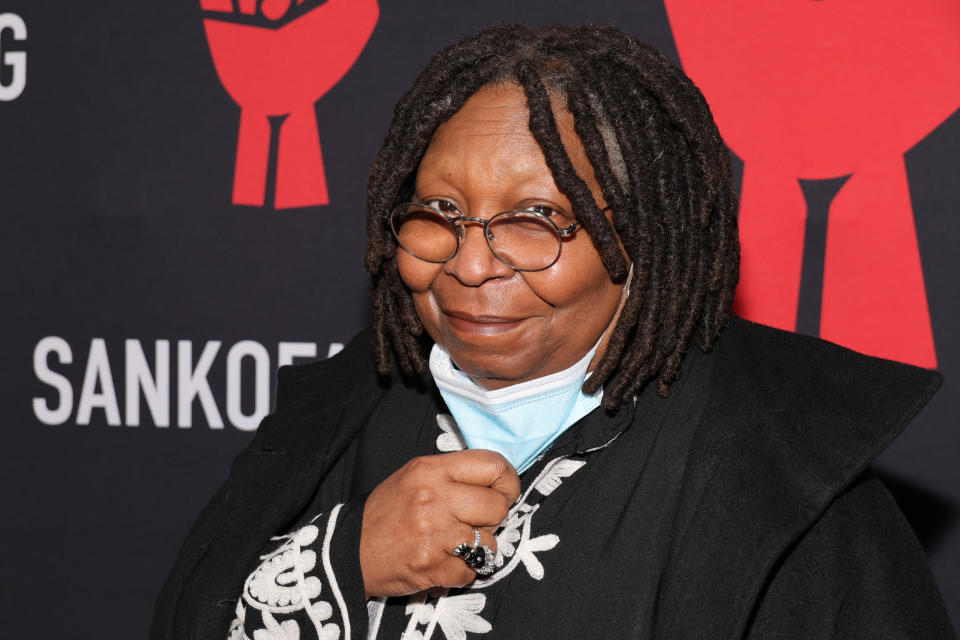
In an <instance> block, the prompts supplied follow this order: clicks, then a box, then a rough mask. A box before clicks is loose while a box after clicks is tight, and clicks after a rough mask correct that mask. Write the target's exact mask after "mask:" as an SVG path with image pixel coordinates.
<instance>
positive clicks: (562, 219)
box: [523, 204, 576, 228]
mask: <svg viewBox="0 0 960 640" xmlns="http://www.w3.org/2000/svg"><path fill="white" fill-rule="evenodd" d="M523 210H524V211H533V212H536V213H539V214H540V215H542V216H546V217H548V218H550V219H551V220H553V222H554V223H555V224H556V225H557V226H558V227H561V228H563V227H567V226H569V225H571V224H573V223H574V222H576V220H575V219H574V218H573V216H572V215H570V214H568V213H566V212H565V211H562V210H560V209H554V208H553V207H551V206H550V205H547V204H533V205H528V206H526V207H524V208H523Z"/></svg>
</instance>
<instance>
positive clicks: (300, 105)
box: [200, 0, 380, 209]
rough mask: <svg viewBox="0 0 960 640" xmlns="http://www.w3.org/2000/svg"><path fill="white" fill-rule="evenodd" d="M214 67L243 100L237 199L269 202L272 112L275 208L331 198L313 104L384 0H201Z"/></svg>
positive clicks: (342, 69) (359, 43) (346, 65)
mask: <svg viewBox="0 0 960 640" xmlns="http://www.w3.org/2000/svg"><path fill="white" fill-rule="evenodd" d="M200 4H201V7H202V8H203V10H204V12H203V13H204V20H203V24H204V27H205V29H206V32H207V42H208V43H209V45H210V54H211V56H212V58H213V63H214V66H216V69H217V73H218V74H219V76H220V80H221V82H223V86H224V88H226V90H227V92H228V93H229V94H230V96H231V97H232V98H233V99H234V101H236V103H237V104H238V105H240V109H241V112H240V134H239V137H238V140H237V165H236V171H235V173H234V177H233V202H234V204H245V205H255V206H262V205H263V204H264V195H265V190H266V180H267V162H268V156H269V151H270V122H269V121H268V120H267V117H268V116H286V118H285V119H284V120H283V123H282V124H281V126H280V140H279V149H278V152H277V185H276V201H275V203H274V204H275V206H276V208H278V209H285V208H290V207H305V206H310V205H321V204H327V203H328V202H329V201H330V199H329V196H328V194H327V180H326V175H325V174H324V170H323V157H322V155H321V152H320V138H319V135H318V133H317V121H316V114H315V112H314V104H315V103H316V101H317V100H318V99H320V97H321V96H323V95H324V94H325V93H326V92H327V91H329V90H330V88H331V87H333V85H335V84H336V83H337V82H339V81H340V79H341V78H343V76H345V75H346V73H347V71H349V70H350V67H352V66H353V64H354V62H356V60H357V58H358V57H359V55H360V52H361V51H363V48H364V46H366V44H367V41H368V40H369V39H370V34H371V33H372V32H373V28H374V26H375V25H376V23H377V18H378V17H379V14H380V9H379V6H378V5H377V2H376V0H327V1H326V2H322V1H319V2H318V1H317V0H200Z"/></svg>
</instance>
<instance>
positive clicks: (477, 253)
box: [444, 220, 514, 287]
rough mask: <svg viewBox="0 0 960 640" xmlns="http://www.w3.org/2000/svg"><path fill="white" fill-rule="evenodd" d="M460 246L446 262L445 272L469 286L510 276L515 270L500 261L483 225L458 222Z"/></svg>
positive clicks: (464, 221) (471, 222)
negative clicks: (489, 244)
mask: <svg viewBox="0 0 960 640" xmlns="http://www.w3.org/2000/svg"><path fill="white" fill-rule="evenodd" d="M458 228H459V230H460V247H459V249H457V255H455V256H453V258H451V259H450V260H448V261H447V262H445V263H444V272H446V273H447V274H449V275H451V276H453V277H454V278H456V279H457V280H459V281H460V282H461V283H463V284H464V285H466V286H468V287H478V286H480V285H482V284H483V283H484V282H486V281H487V280H490V279H493V278H501V277H505V276H506V277H509V276H511V275H513V273H514V271H513V269H511V268H510V267H508V266H507V265H505V264H504V263H502V262H500V260H498V259H497V257H496V256H495V255H493V252H492V251H491V250H490V247H489V246H488V245H487V239H486V238H485V237H484V235H483V225H482V224H480V223H478V222H473V221H467V220H463V221H461V222H459V223H458Z"/></svg>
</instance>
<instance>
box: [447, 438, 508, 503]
mask: <svg viewBox="0 0 960 640" xmlns="http://www.w3.org/2000/svg"><path fill="white" fill-rule="evenodd" d="M444 458H445V459H446V460H445V461H446V462H449V463H450V464H447V465H446V471H447V475H448V476H449V477H450V478H451V479H452V480H454V481H455V482H462V483H464V484H475V485H480V486H483V487H490V488H491V489H493V490H494V491H497V492H499V493H501V494H503V496H504V497H506V498H507V500H508V501H509V502H510V504H513V502H514V501H515V500H516V499H517V498H518V497H519V496H520V476H518V475H517V470H516V469H514V468H513V465H511V464H510V463H509V462H508V461H507V459H506V458H504V457H503V456H502V455H500V454H499V453H497V452H496V451H488V450H486V449H467V450H466V451H457V452H454V453H448V454H444Z"/></svg>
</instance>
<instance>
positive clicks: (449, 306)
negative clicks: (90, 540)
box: [152, 26, 952, 640]
mask: <svg viewBox="0 0 960 640" xmlns="http://www.w3.org/2000/svg"><path fill="white" fill-rule="evenodd" d="M730 182H731V180H730V169H729V161H728V155H727V152H726V149H725V148H724V146H723V143H722V141H721V139H720V137H719V134H718V132H717V129H716V127H715V125H714V124H713V121H712V119H711V116H710V113H709V109H708V107H707V105H706V103H705V101H704V100H703V97H702V96H701V95H700V93H699V92H698V91H697V89H696V88H695V87H694V86H693V84H692V83H691V82H690V81H689V79H687V78H686V77H685V76H684V75H683V74H682V72H681V71H679V70H678V69H677V68H676V67H675V66H674V65H673V64H671V63H670V62H669V61H668V60H667V59H666V58H664V57H663V56H662V55H661V54H659V53H658V52H656V51H655V50H653V49H652V48H650V47H649V46H647V45H644V44H642V43H640V42H637V41H636V40H633V39H631V38H629V37H628V36H626V35H624V34H623V33H621V32H619V31H618V30H616V29H614V28H612V27H581V28H565V27H550V28H544V29H540V30H531V29H528V28H526V27H522V26H500V27H493V28H489V29H486V30H484V31H482V32H480V33H479V34H477V35H475V36H473V37H470V38H466V39H464V40H462V41H460V42H458V43H457V44H455V45H453V46H451V47H449V48H447V49H445V50H443V51H441V52H440V53H438V54H437V55H436V56H435V57H434V58H433V59H432V60H431V62H430V64H429V65H428V66H427V68H426V69H425V70H424V72H423V73H422V74H421V75H420V77H419V78H418V79H417V80H416V82H415V83H414V85H413V87H412V88H411V89H410V91H409V92H408V93H407V95H406V96H404V98H403V99H402V100H401V102H400V103H399V104H398V106H397V108H396V111H395V117H394V121H393V124H392V125H391V128H390V131H389V133H388V135H387V139H386V142H385V143H384V146H383V148H382V149H381V152H380V154H379V156H378V158H377V161H376V162H375V164H374V166H373V170H372V173H371V179H370V188H369V195H368V213H369V224H368V231H369V246H368V252H367V262H366V263H367V268H368V270H369V272H370V273H371V275H372V277H373V283H374V318H375V320H374V327H373V330H372V333H364V334H361V335H360V336H358V337H357V338H356V339H355V340H354V341H353V342H352V343H351V345H350V346H348V347H347V349H345V350H344V351H343V352H342V353H341V354H340V355H338V356H337V357H335V358H333V359H331V360H328V361H325V362H321V363H317V364H313V365H307V366H302V367H294V368H286V369H283V370H281V373H280V384H279V386H278V399H277V412H276V413H275V414H273V415H272V416H270V417H268V418H267V419H266V420H264V422H263V424H262V425H261V427H260V429H259V432H258V434H257V436H256V438H255V440H254V442H253V443H252V444H251V446H250V447H249V448H248V449H247V450H246V451H244V452H243V453H241V455H240V456H239V457H238V458H237V460H236V461H235V463H234V466H233V468H232V470H231V474H230V477H229V479H228V480H227V482H226V484H225V485H224V487H223V488H222V489H221V490H220V492H219V493H218V494H217V496H215V498H214V499H213V501H212V502H211V504H210V505H209V506H208V507H207V509H206V510H205V511H204V513H203V514H202V515H201V516H200V518H199V520H198V522H197V524H196V525H195V526H194V529H193V530H192V531H191V533H190V535H189V537H188V539H187V541H186V543H185V544H184V547H183V550H182V551H181V554H180V557H179V559H178V561H177V564H176V566H175V568H174V571H173V574H172V575H171V577H170V578H169V579H168V581H167V584H166V586H165V587H164V590H163V592H162V593H161V595H160V598H159V600H158V603H157V610H156V614H155V620H154V627H153V634H152V637H154V638H182V637H198V638H219V637H227V636H229V637H231V638H244V637H249V638H255V639H257V640H261V639H266V638H306V637H319V638H339V637H376V638H397V637H401V636H402V637H404V638H430V637H433V638H441V637H445V638H448V639H452V638H467V637H473V636H474V635H476V634H485V633H489V634H491V635H493V636H496V637H541V636H542V637H616V638H620V637H642V638H670V639H676V638H743V637H747V638H797V637H804V638H821V637H822V638H827V637H854V636H856V637H861V636H862V637H922V638H945V637H952V631H951V629H950V623H949V621H948V619H947V617H946V614H945V613H944V610H943V606H942V603H941V602H940V600H939V596H938V594H937V591H936V587H935V585H934V583H933V580H932V578H931V576H930V573H929V570H928V568H927V567H926V565H925V560H924V557H923V553H922V551H921V550H920V548H919V545H918V544H917V542H916V539H915V538H914V537H913V534H912V532H911V531H910V529H909V526H908V525H907V524H906V523H905V522H904V520H903V518H902V516H900V515H899V513H898V511H897V510H896V507H895V506H894V504H893V502H892V500H891V499H890V497H889V495H888V494H887V493H886V492H885V490H884V489H883V487H882V485H881V484H880V483H879V482H878V481H877V480H875V479H873V478H871V477H869V476H867V475H865V474H864V469H865V467H866V465H867V463H868V462H869V461H870V460H871V459H872V458H873V457H874V456H875V455H876V454H877V453H878V452H879V451H880V450H881V449H882V448H883V446H885V445H886V444H887V443H888V442H889V441H890V440H891V439H892V438H893V437H894V436H895V435H896V433H898V432H899V430H900V429H902V428H903V426H904V424H905V423H906V422H907V421H908V419H909V418H910V417H912V415H913V414H914V413H915V412H916V411H917V410H918V408H919V407H920V406H921V405H922V404H923V402H925V401H926V399H927V398H929V396H930V395H931V394H932V393H933V392H934V391H935V389H936V387H937V386H938V384H939V379H938V377H937V376H936V375H935V374H932V373H929V372H926V371H922V370H918V369H915V368H912V367H908V366H906V365H900V364H896V363H891V362H885V361H879V360H875V359H870V358H866V357H863V356H859V355H856V354H853V353H851V352H848V351H846V350H843V349H841V348H839V347H835V346H832V345H828V344H826V343H823V342H820V341H817V340H813V339H810V338H803V337H799V336H795V335H792V334H786V333H782V332H778V331H774V330H772V329H767V328H763V327H760V326H758V325H752V324H749V323H746V322H744V321H742V320H738V319H736V318H731V316H730V307H731V302H732V297H733V290H734V286H735V284H736V280H737V263H738V243H737V236H736V221H735V201H734V196H733V193H732V190H731V186H730ZM728 321H729V324H728ZM725 325H727V326H726V328H724V329H723V335H722V337H719V338H718V336H720V334H721V328H723V327H724V326H725ZM691 341H692V342H693V345H695V346H696V347H698V348H691V347H692V346H693V345H691ZM374 363H375V364H376V367H374ZM681 366H682V369H683V376H682V377H681V376H680V371H681ZM601 405H602V406H601ZM231 620H232V622H231Z"/></svg>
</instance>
